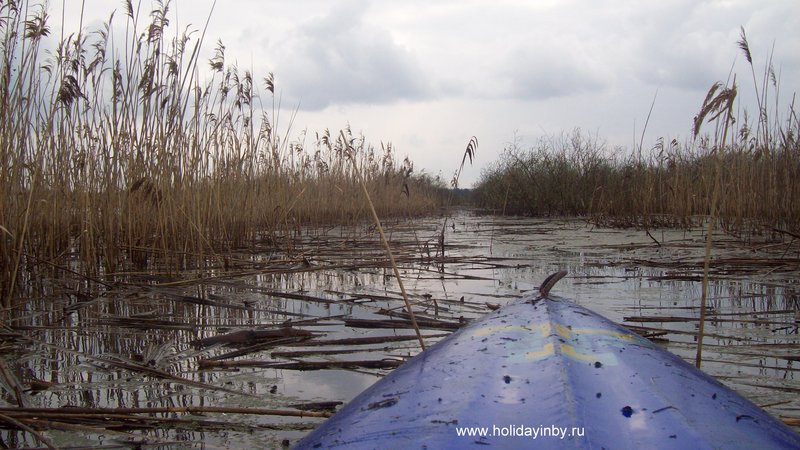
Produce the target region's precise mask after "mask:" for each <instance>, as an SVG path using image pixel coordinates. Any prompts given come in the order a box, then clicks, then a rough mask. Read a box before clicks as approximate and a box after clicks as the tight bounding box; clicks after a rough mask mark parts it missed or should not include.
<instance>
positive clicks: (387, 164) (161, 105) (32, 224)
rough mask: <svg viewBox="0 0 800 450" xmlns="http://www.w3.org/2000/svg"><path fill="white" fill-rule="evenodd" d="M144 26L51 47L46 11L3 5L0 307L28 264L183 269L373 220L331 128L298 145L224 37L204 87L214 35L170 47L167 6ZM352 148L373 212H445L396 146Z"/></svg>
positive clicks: (436, 184) (109, 26)
mask: <svg viewBox="0 0 800 450" xmlns="http://www.w3.org/2000/svg"><path fill="white" fill-rule="evenodd" d="M26 14H27V15H26ZM150 16H151V22H150V23H148V24H143V23H142V22H141V21H140V20H139V19H138V18H137V17H138V12H137V11H134V8H133V6H132V4H131V2H127V3H126V5H125V11H124V15H123V17H122V21H123V22H124V23H123V24H122V27H124V29H125V30H126V32H125V33H126V34H124V35H122V38H123V39H122V40H120V39H119V36H120V35H119V34H118V33H116V34H115V33H114V30H115V29H117V30H118V29H120V26H119V23H118V22H119V21H120V17H119V15H117V16H116V17H115V16H113V15H112V16H111V18H109V20H108V22H107V23H105V24H104V25H103V26H102V27H101V28H100V29H99V30H96V31H91V32H86V31H85V30H80V31H79V32H78V33H75V34H66V33H65V36H67V37H65V38H64V39H63V40H62V41H60V42H58V43H57V45H56V48H55V50H54V51H52V52H50V51H48V50H46V48H47V46H48V45H47V42H48V39H50V36H51V30H50V28H49V26H50V25H49V23H48V17H47V15H46V11H45V10H44V9H42V8H37V7H31V8H28V3H27V2H3V3H2V4H0V17H1V19H0V31H1V33H0V36H2V37H1V39H2V44H1V45H0V58H2V61H3V65H2V73H0V136H1V139H2V140H1V141H0V235H1V236H0V239H1V240H2V244H1V245H0V288H2V294H3V299H4V301H5V302H6V304H8V303H9V302H10V300H11V298H12V296H13V295H12V286H13V285H14V284H15V280H19V278H20V277H21V276H22V275H21V273H20V272H21V270H22V269H24V267H23V266H24V265H25V264H29V265H30V264H41V263H42V262H52V261H53V260H54V259H56V258H58V257H62V256H65V255H70V256H75V257H77V259H78V261H80V262H81V263H82V266H81V268H80V271H82V272H85V273H89V274H92V273H96V272H97V270H99V269H100V268H103V269H102V270H104V271H107V272H113V271H114V270H116V268H117V267H118V266H119V264H121V263H134V264H139V265H143V264H146V263H147V262H149V261H151V260H152V259H153V258H154V257H159V256H162V257H163V256H169V257H170V258H169V260H171V261H173V262H174V263H175V264H179V263H180V264H187V263H188V262H190V261H202V260H203V259H204V258H206V257H207V255H208V254H212V255H213V252H215V251H220V250H224V249H227V248H231V247H236V246H240V245H245V244H248V243H252V242H253V241H256V240H259V241H263V240H270V239H271V240H276V239H277V238H279V237H281V236H287V235H291V234H292V233H293V232H295V231H296V230H297V229H298V227H299V226H300V225H302V224H308V223H320V222H328V221H336V222H342V221H344V222H352V221H354V220H360V219H363V218H366V217H367V215H368V212H367V210H366V209H365V207H364V206H363V203H362V202H360V201H354V199H357V198H359V189H360V188H359V186H358V184H357V180H356V177H355V176H354V172H353V169H352V167H351V166H350V165H349V164H348V162H347V160H346V158H345V155H344V151H343V150H344V149H343V147H342V143H341V142H338V141H337V140H336V139H331V138H330V133H329V132H328V131H327V130H326V131H325V132H323V133H321V134H319V133H318V134H316V135H315V139H314V141H313V142H312V143H311V148H306V142H305V138H306V137H308V136H305V134H302V135H301V139H298V140H296V141H293V140H291V139H290V137H289V131H290V129H291V125H292V121H293V119H294V114H292V115H291V117H289V119H288V121H287V120H285V119H283V118H282V117H281V116H280V109H281V106H280V101H279V100H278V101H277V102H276V99H275V93H274V91H275V80H274V77H273V76H272V74H269V75H268V76H267V77H266V78H264V80H263V85H264V89H266V91H268V95H269V97H270V98H271V99H272V101H271V104H270V105H264V104H263V103H264V102H262V99H261V98H260V97H259V95H258V88H257V86H256V85H257V84H258V83H257V80H256V79H254V76H253V74H252V73H251V72H250V71H247V70H244V71H242V70H240V69H239V68H238V67H237V66H236V65H230V64H226V61H225V47H224V46H223V45H222V44H221V43H219V44H218V45H217V47H216V50H215V53H214V56H213V57H212V58H211V60H210V61H209V65H210V69H211V72H210V74H211V75H210V79H207V80H204V79H205V78H209V77H208V76H206V75H203V76H201V74H205V73H207V70H206V69H205V68H203V65H204V64H203V62H202V61H200V59H199V48H200V46H201V44H202V42H203V38H204V32H205V30H202V31H203V33H200V36H199V39H197V38H195V36H196V35H197V33H190V32H188V31H186V32H184V33H183V34H178V35H176V36H175V37H174V38H170V37H168V36H167V31H168V29H167V25H168V19H167V17H168V14H167V7H166V6H165V5H163V4H159V6H158V8H157V9H156V10H154V11H152V13H151V15H150ZM295 112H296V111H295ZM280 129H284V130H285V131H284V132H280V131H279V130H280ZM347 134H348V136H349V137H350V138H352V137H353V136H352V133H350V131H349V130H347ZM353 149H354V158H355V159H356V161H357V164H358V165H359V169H360V170H361V172H362V173H363V174H364V177H365V180H366V182H367V185H368V187H369V189H370V191H371V192H370V195H372V196H373V198H374V199H375V203H376V204H377V205H378V213H379V214H381V215H384V216H391V215H410V214H418V213H421V212H425V211H431V210H433V209H434V208H435V207H437V206H438V205H439V203H440V200H439V198H440V197H441V195H442V191H443V183H441V182H440V181H438V180H436V179H433V178H431V177H429V176H427V175H424V174H423V175H417V174H414V173H413V166H412V163H411V162H410V161H408V160H405V161H403V162H402V163H398V161H397V159H396V157H395V154H394V151H393V149H392V147H391V145H382V146H381V149H380V150H378V149H375V148H373V147H372V146H370V145H368V144H367V143H366V141H365V140H364V139H363V138H358V139H355V140H354V145H353ZM287 245H289V244H287Z"/></svg>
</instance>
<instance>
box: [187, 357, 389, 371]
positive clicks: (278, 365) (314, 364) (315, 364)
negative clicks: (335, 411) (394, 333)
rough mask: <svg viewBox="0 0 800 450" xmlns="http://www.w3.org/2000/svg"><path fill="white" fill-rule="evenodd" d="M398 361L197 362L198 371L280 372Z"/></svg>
mask: <svg viewBox="0 0 800 450" xmlns="http://www.w3.org/2000/svg"><path fill="white" fill-rule="evenodd" d="M403 362H405V361H403V360H398V359H370V360H354V361H292V362H274V361H261V360H237V361H217V360H208V359H203V360H200V361H199V362H198V366H199V368H200V370H210V369H231V368H242V367H258V368H262V369H280V370H327V369H394V368H395V367H400V366H401V365H402V364H403Z"/></svg>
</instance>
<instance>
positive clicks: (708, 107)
mask: <svg viewBox="0 0 800 450" xmlns="http://www.w3.org/2000/svg"><path fill="white" fill-rule="evenodd" d="M721 87H722V84H721V83H715V84H714V85H712V86H711V89H709V91H708V95H706V99H705V101H704V102H703V106H702V107H701V108H700V113H699V114H698V115H697V117H696V118H695V121H694V134H695V137H697V135H698V133H700V126H701V125H702V123H703V122H704V120H705V118H706V117H707V116H708V115H709V114H711V118H710V119H709V120H713V119H721V120H722V139H721V140H720V141H717V145H716V150H715V151H716V161H717V164H716V167H715V171H714V174H713V179H714V184H713V187H712V192H711V203H710V205H709V219H708V228H707V230H706V245H705V257H704V260H703V286H702V295H701V298H700V321H699V323H698V329H697V352H696V354H695V360H694V364H695V366H696V367H698V368H700V365H701V364H702V361H703V337H704V333H705V323H706V303H707V301H708V275H709V267H710V264H711V246H712V242H713V234H714V225H715V224H716V221H717V210H718V207H719V205H718V202H719V195H720V190H721V189H722V188H721V186H720V185H721V181H720V179H721V177H722V161H723V152H724V151H725V148H726V144H727V140H728V129H729V125H730V124H732V123H733V115H732V111H733V105H734V99H735V98H736V77H734V79H733V83H732V86H731V87H730V88H724V89H722V90H721V91H720V92H719V94H716V92H717V90H719V89H720V88H721ZM715 94H716V95H715ZM717 127H719V122H717Z"/></svg>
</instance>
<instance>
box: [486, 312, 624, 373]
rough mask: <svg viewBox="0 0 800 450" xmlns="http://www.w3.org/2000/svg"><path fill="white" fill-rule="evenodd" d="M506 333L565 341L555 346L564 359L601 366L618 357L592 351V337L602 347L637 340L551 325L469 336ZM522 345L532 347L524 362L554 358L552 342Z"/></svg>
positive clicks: (602, 331) (608, 332)
mask: <svg viewBox="0 0 800 450" xmlns="http://www.w3.org/2000/svg"><path fill="white" fill-rule="evenodd" d="M507 332H522V334H533V335H538V336H539V337H540V338H541V339H543V340H544V338H547V337H548V336H557V337H559V338H560V339H561V340H563V341H567V342H561V343H559V346H558V350H559V353H560V354H561V355H563V356H564V357H566V358H569V359H572V360H574V361H580V362H588V363H595V362H600V363H602V364H604V365H616V364H617V358H616V356H615V355H614V354H613V353H609V352H602V353H601V352H595V351H594V350H593V349H592V347H594V345H593V340H592V339H591V338H593V337H594V338H597V337H599V338H600V339H601V340H605V341H606V344H605V345H611V346H615V344H614V343H613V341H617V342H619V343H621V342H631V341H635V340H637V339H638V337H637V336H635V335H631V334H626V333H621V332H619V331H615V330H609V329H605V328H570V327H565V326H563V325H561V324H558V323H553V322H541V323H529V324H525V325H496V326H490V327H483V328H479V329H477V330H474V331H473V332H472V335H473V336H475V337H482V336H489V335H493V334H501V333H507ZM603 338H605V339H603ZM609 339H610V341H609ZM523 342H527V345H531V344H533V345H531V346H532V347H534V349H532V350H531V349H530V347H528V350H529V351H527V352H524V353H523V355H525V356H524V357H525V359H528V360H534V361H537V360H542V359H546V358H549V357H551V356H555V355H556V351H555V350H556V347H555V346H554V343H552V342H542V343H541V347H539V348H538V349H537V348H536V347H537V345H536V344H537V343H538V342H536V341H534V342H530V340H528V339H522V341H520V342H519V344H522V343H523Z"/></svg>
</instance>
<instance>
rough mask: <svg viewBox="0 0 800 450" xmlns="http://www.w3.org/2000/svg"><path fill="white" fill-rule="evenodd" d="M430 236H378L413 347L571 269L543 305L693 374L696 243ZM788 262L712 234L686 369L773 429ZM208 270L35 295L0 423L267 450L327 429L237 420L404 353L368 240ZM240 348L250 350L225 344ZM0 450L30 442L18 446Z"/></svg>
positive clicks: (348, 390)
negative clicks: (660, 351) (559, 305)
mask: <svg viewBox="0 0 800 450" xmlns="http://www.w3.org/2000/svg"><path fill="white" fill-rule="evenodd" d="M443 224H445V221H444V218H443V217H432V218H428V219H424V220H415V221H413V223H411V222H396V221H393V222H388V223H387V224H386V225H387V232H388V235H389V237H390V240H391V242H392V247H393V249H394V251H395V253H396V257H397V259H398V261H399V262H400V270H401V274H402V278H403V282H404V284H405V287H406V289H407V291H408V292H409V294H410V296H411V299H412V301H413V303H414V304H415V309H416V310H417V311H418V315H417V318H418V320H420V322H421V324H423V327H422V328H423V330H422V333H423V335H425V336H426V338H425V340H426V343H427V344H428V345H430V344H433V343H435V342H436V341H437V340H439V339H441V337H442V336H444V335H446V334H447V333H449V332H452V330H453V329H456V328H458V326H460V325H462V324H464V323H467V322H468V321H470V320H472V319H474V318H476V317H479V316H481V315H483V314H486V313H487V312H489V311H490V310H491V308H494V307H496V306H502V305H503V304H505V303H507V302H509V301H513V300H514V299H516V298H518V297H519V296H520V295H521V294H522V293H524V292H526V291H530V290H533V289H535V288H536V287H537V286H538V285H539V283H540V282H541V281H542V280H543V279H544V278H545V277H546V276H547V275H549V274H551V273H553V272H556V271H558V270H567V271H568V272H569V275H568V276H567V278H565V279H564V280H562V281H561V282H560V283H559V284H558V285H557V286H556V287H555V288H554V289H553V291H552V292H553V293H554V294H555V295H559V296H562V297H567V298H571V299H573V300H575V301H576V302H577V303H579V304H581V305H583V306H585V307H587V308H589V309H592V310H594V311H596V312H598V313H600V314H603V315H605V316H606V317H608V318H610V319H612V320H614V321H616V322H620V323H623V324H624V325H626V326H630V327H632V328H634V329H635V330H637V331H638V332H641V333H644V334H646V335H649V336H651V337H653V338H654V339H656V340H657V341H658V342H660V343H661V344H662V345H664V346H665V347H666V348H667V349H669V350H670V351H672V352H674V353H676V354H678V355H680V356H682V357H684V358H685V359H687V360H690V361H691V362H693V361H694V355H695V349H696V331H697V327H698V321H697V317H698V315H699V308H698V306H699V304H700V298H701V280H702V274H703V251H704V248H703V247H704V245H705V236H704V233H703V230H701V229H696V230H674V229H664V230H662V229H651V230H636V229H612V228H604V227H600V226H596V225H593V224H591V223H587V222H586V221H585V220H578V219H529V218H501V217H494V216H479V215H475V214H473V213H472V212H468V211H465V212H461V213H458V214H455V215H454V216H453V217H452V218H450V219H449V220H448V221H447V222H446V227H445V228H444V229H445V234H444V249H443V251H442V245H441V243H442V239H441V230H442V225H443ZM799 255H800V243H798V242H796V241H792V240H789V239H784V237H783V236H769V235H767V236H749V237H741V236H739V237H734V236H730V235H728V234H725V233H724V232H719V233H718V234H717V235H715V236H714V250H713V258H712V264H711V282H710V288H709V316H708V322H707V324H706V338H705V340H704V344H705V347H704V352H703V355H704V361H703V366H702V368H703V370H705V371H706V372H708V373H710V374H712V375H714V376H715V377H717V378H719V379H720V380H721V381H722V382H723V383H725V384H727V385H729V386H731V387H733V388H734V389H735V390H737V391H739V392H740V393H742V394H743V395H745V396H746V397H748V398H750V399H751V400H753V401H754V402H755V403H756V404H759V405H762V406H764V407H765V408H766V409H767V410H768V411H770V412H771V413H772V414H775V415H777V416H784V417H798V416H800V400H798V399H797V395H796V394H797V392H800V377H798V367H797V363H796V362H797V361H798V359H800V358H798V357H797V354H798V352H797V350H798V348H800V338H798V321H800V313H798V311H800V305H798V303H800V294H798V293H799V292H800V259H799V258H798V256H799ZM218 259H219V258H217V259H213V258H212V259H211V264H210V266H211V267H216V268H214V269H211V270H203V271H199V270H197V269H192V270H187V271H186V272H185V273H181V274H178V275H177V276H176V274H167V273H159V271H158V270H153V271H150V272H141V273H134V272H131V273H127V274H125V275H124V276H122V277H120V278H122V279H124V282H120V283H110V284H109V285H108V286H102V287H99V288H98V287H97V286H89V284H91V283H87V282H86V281H81V280H76V279H73V278H70V277H60V276H58V277H57V276H52V277H46V276H41V277H39V279H38V282H37V283H34V282H33V281H31V285H32V287H31V290H30V291H29V292H28V293H26V296H27V297H28V301H27V302H26V303H25V305H26V306H25V307H23V308H18V309H17V310H15V311H14V312H13V319H12V320H10V321H9V323H8V325H9V328H10V330H9V332H8V334H7V335H4V336H3V338H4V340H3V347H2V353H0V357H2V362H3V365H4V366H6V367H7V368H9V370H11V371H12V372H15V373H17V374H18V378H19V382H20V385H21V386H23V387H25V386H30V387H31V389H29V390H28V391H27V392H26V393H25V394H20V395H18V396H17V397H18V398H15V397H14V395H12V394H11V393H10V392H13V387H9V386H5V387H4V388H5V390H4V395H3V402H4V403H6V405H5V406H7V407H12V406H15V405H16V403H17V402H19V401H20V400H19V397H21V398H22V401H23V402H24V403H25V406H27V407H42V408H76V411H77V408H117V409H119V408H128V409H135V408H145V407H146V408H162V409H163V410H160V411H161V412H159V413H157V414H156V415H155V416H152V417H151V419H152V420H149V421H147V420H138V419H137V420H132V419H131V418H130V417H124V416H120V417H116V418H111V419H108V420H107V421H105V422H98V421H96V420H91V418H90V416H86V418H85V419H80V420H77V421H76V419H74V418H71V419H70V421H69V424H71V425H69V426H67V425H64V423H66V422H65V420H66V419H64V420H62V419H58V418H55V417H51V418H49V419H47V420H48V421H49V422H45V423H44V427H45V428H48V425H47V424H48V423H49V424H50V426H49V430H48V431H47V435H48V436H49V437H51V438H52V440H53V441H54V442H55V443H56V444H58V445H65V446H66V445H69V446H86V447H92V446H100V445H105V446H108V447H104V448H115V447H119V448H126V447H127V446H129V445H131V444H132V443H139V444H144V445H147V446H153V447H156V448H176V447H186V448H226V447H241V448H270V447H277V448H280V447H281V446H283V445H285V444H286V443H292V442H295V441H296V440H297V439H299V438H300V437H302V436H304V435H305V434H306V433H308V431H309V430H310V429H313V427H315V426H317V425H318V424H319V423H321V421H322V420H324V418H322V417H289V416H281V415H271V414H270V415H267V414H253V413H244V412H242V411H239V412H237V411H236V409H237V408H261V409H276V410H296V409H303V410H305V409H307V410H314V411H316V410H319V409H320V408H323V409H324V406H325V405H328V406H329V402H347V401H348V400H350V399H352V398H353V397H354V396H355V395H357V394H358V393H359V392H361V391H362V390H364V389H365V388H367V387H368V386H369V385H371V384H372V383H374V382H375V381H376V380H378V379H379V377H380V376H381V375H383V374H385V373H387V372H388V371H389V370H391V368H392V367H395V366H397V365H398V364H400V363H402V361H403V360H404V359H406V358H408V357H410V356H413V355H414V354H416V353H418V352H419V344H418V343H417V341H416V340H415V338H414V332H413V330H411V329H409V328H397V327H393V326H392V325H391V323H389V324H388V325H387V322H388V321H390V320H395V321H396V320H403V317H404V316H403V314H404V311H403V300H402V298H401V296H400V292H399V288H398V285H397V282H396V280H395V279H394V277H393V276H392V272H391V270H390V269H389V268H388V266H387V264H386V259H385V257H384V254H383V252H382V250H381V246H380V242H379V241H378V237H377V232H375V230H374V229H372V228H371V227H366V226H362V227H352V228H339V227H336V228H315V229H308V230H304V231H303V233H302V235H301V236H299V237H297V238H296V239H295V241H294V242H293V243H292V245H291V246H289V245H285V246H283V247H281V246H280V245H278V246H275V247H269V246H263V247H261V246H254V247H253V248H246V249H240V251H239V252H238V253H237V254H236V256H235V257H233V258H230V259H226V260H225V261H224V264H223V263H220V264H218V265H217V266H214V264H216V263H215V261H217V260H218ZM34 284H35V287H33V286H34ZM87 292H91V293H92V295H87V294H86V293H87ZM395 323H397V322H395ZM287 329H290V330H292V332H286V331H285V330H287ZM237 331H243V332H254V333H251V334H248V335H243V334H242V335H236V336H238V337H237V338H232V337H231V336H232V335H231V333H233V332H237ZM255 332H260V333H261V334H258V333H255ZM4 333H5V332H4ZM220 336H226V337H225V338H220ZM239 337H241V338H242V339H240V340H238V341H234V339H238V338H239ZM225 339H227V340H225ZM346 362H349V363H350V364H347V363H346ZM37 383H38V384H37ZM320 404H322V406H320ZM187 407H195V408H202V407H220V408H228V409H227V410H225V412H220V413H201V412H197V411H195V412H194V413H185V412H184V411H185V410H186V408H187ZM181 408H184V409H181ZM170 409H171V410H170ZM320 415H323V414H320ZM81 427H83V428H81ZM0 437H2V439H3V442H5V443H6V444H7V445H20V446H22V445H39V444H38V443H37V442H36V440H35V439H34V438H32V437H31V436H30V435H29V434H27V433H23V432H20V431H9V430H5V429H4V430H2V431H1V432H0Z"/></svg>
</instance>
